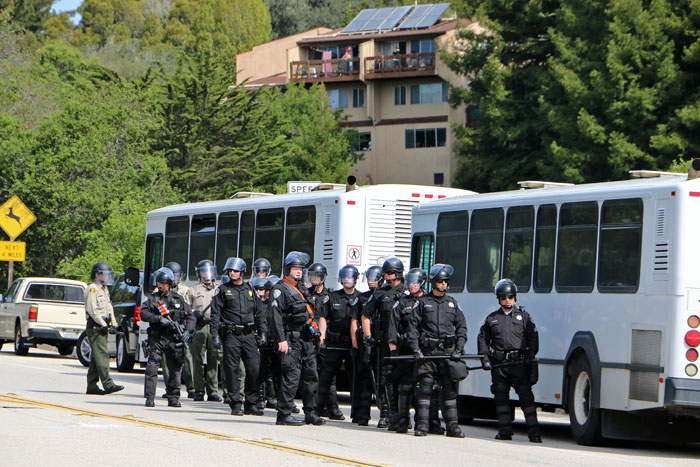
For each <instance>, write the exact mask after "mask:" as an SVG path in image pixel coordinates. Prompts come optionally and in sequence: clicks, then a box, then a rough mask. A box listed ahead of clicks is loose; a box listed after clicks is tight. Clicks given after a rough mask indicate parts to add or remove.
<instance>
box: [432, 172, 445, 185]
mask: <svg viewBox="0 0 700 467" xmlns="http://www.w3.org/2000/svg"><path fill="white" fill-rule="evenodd" d="M444 184H445V174H444V173H442V172H440V173H434V174H433V185H444Z"/></svg>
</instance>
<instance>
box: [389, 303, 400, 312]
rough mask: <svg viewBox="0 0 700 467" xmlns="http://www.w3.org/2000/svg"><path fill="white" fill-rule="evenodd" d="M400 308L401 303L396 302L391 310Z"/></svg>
mask: <svg viewBox="0 0 700 467" xmlns="http://www.w3.org/2000/svg"><path fill="white" fill-rule="evenodd" d="M398 306H399V302H394V306H392V307H391V309H392V310H393V309H394V308H397V307H398Z"/></svg>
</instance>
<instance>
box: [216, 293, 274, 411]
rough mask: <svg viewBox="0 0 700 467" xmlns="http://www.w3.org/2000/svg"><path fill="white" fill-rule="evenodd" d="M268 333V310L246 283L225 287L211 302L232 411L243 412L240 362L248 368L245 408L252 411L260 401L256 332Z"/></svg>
mask: <svg viewBox="0 0 700 467" xmlns="http://www.w3.org/2000/svg"><path fill="white" fill-rule="evenodd" d="M256 329H257V331H258V333H261V334H264V333H267V322H266V317H265V310H264V309H263V306H262V303H261V302H260V299H259V298H258V295H257V293H255V290H254V289H253V287H252V286H251V285H250V284H248V283H247V282H243V283H241V284H239V285H236V284H234V283H233V282H232V281H229V282H227V283H226V284H222V285H220V286H219V288H218V292H217V294H216V295H214V298H212V300H211V334H212V339H214V336H220V337H221V342H222V345H223V349H224V358H223V364H224V372H225V374H226V385H227V386H228V394H229V397H230V399H231V403H230V404H229V405H230V406H231V409H232V410H235V411H239V410H240V402H239V401H240V400H241V399H240V391H241V390H240V382H239V375H238V370H239V366H240V362H241V359H243V364H244V365H245V368H246V375H245V405H246V409H252V408H254V407H255V406H256V405H257V404H258V401H259V400H260V392H259V390H258V389H259V387H260V379H259V378H260V373H259V369H260V353H259V351H258V343H257V341H256V340H255V334H254V331H255V330H256Z"/></svg>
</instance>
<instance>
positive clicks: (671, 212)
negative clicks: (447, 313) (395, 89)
mask: <svg viewBox="0 0 700 467" xmlns="http://www.w3.org/2000/svg"><path fill="white" fill-rule="evenodd" d="M698 162H700V161H698ZM699 165H700V164H699ZM639 175H643V176H650V175H655V177H653V178H640V179H633V180H628V181H620V182H609V183H595V184H584V185H572V186H560V187H548V188H540V189H528V190H516V191H509V192H501V193H491V194H478V195H472V196H461V197H454V198H450V199H445V200H440V201H436V202H434V203H429V204H424V205H420V206H416V207H415V208H414V209H413V239H412V245H413V246H412V257H411V266H412V267H416V266H418V267H422V268H424V269H425V270H428V269H429V268H430V266H431V264H433V263H436V262H439V263H449V264H451V265H452V266H453V267H454V269H455V273H454V277H453V280H452V281H451V283H450V289H449V292H448V293H450V294H451V295H453V296H455V297H456V298H457V299H458V300H459V302H460V304H461V306H462V308H463V309H464V312H465V315H466V318H467V324H468V328H469V333H468V337H469V340H468V343H467V347H466V350H467V352H469V353H477V335H478V333H479V329H480V327H481V325H482V324H483V322H484V319H485V317H486V316H487V315H488V314H489V313H490V312H492V311H494V310H496V309H497V308H498V303H497V300H496V297H495V295H494V285H495V283H496V282H497V281H498V280H499V279H500V278H502V277H509V278H511V279H513V280H514V281H515V283H516V284H517V286H518V304H520V305H524V306H525V307H526V309H527V310H528V312H529V313H530V314H531V315H532V317H533V319H534V321H535V323H536V324H537V328H538V330H539V340H540V352H539V355H538V357H539V373H540V377H539V382H538V383H537V384H536V385H535V386H534V387H533V392H534V394H535V399H536V402H537V403H538V405H539V406H540V407H542V408H543V409H544V410H550V411H553V410H554V409H555V408H558V407H559V408H562V407H563V408H565V409H566V410H568V412H569V417H570V420H571V430H572V433H573V435H574V438H575V439H576V441H577V442H579V443H581V444H592V443H595V442H598V441H600V439H601V437H607V438H618V439H648V438H650V439H661V438H662V437H671V438H673V439H681V437H684V438H687V437H691V438H696V439H697V437H698V436H699V433H700V430H699V428H700V375H698V361H697V360H698V350H697V347H698V345H699V344H700V332H698V325H699V324H700V319H699V318H698V316H700V248H698V238H700V179H692V180H689V179H688V177H687V176H686V175H682V174H667V173H663V174H662V173H654V174H651V173H645V174H639ZM560 185H561V184H560ZM474 363H476V361H475V362H474ZM490 385H491V379H490V375H489V373H488V372H485V371H474V372H472V373H471V374H470V376H469V377H468V378H467V379H466V380H464V381H462V383H461V386H460V416H461V417H464V418H466V419H469V418H474V417H476V418H495V411H494V407H493V401H492V398H493V395H492V394H491V391H490ZM511 394H512V398H513V400H517V397H516V396H515V394H514V392H513V393H511Z"/></svg>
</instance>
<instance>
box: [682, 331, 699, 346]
mask: <svg viewBox="0 0 700 467" xmlns="http://www.w3.org/2000/svg"><path fill="white" fill-rule="evenodd" d="M685 343H686V344H688V346H689V347H697V346H698V345H700V331H696V330H695V329H693V330H691V331H688V332H687V333H686V334H685Z"/></svg>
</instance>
